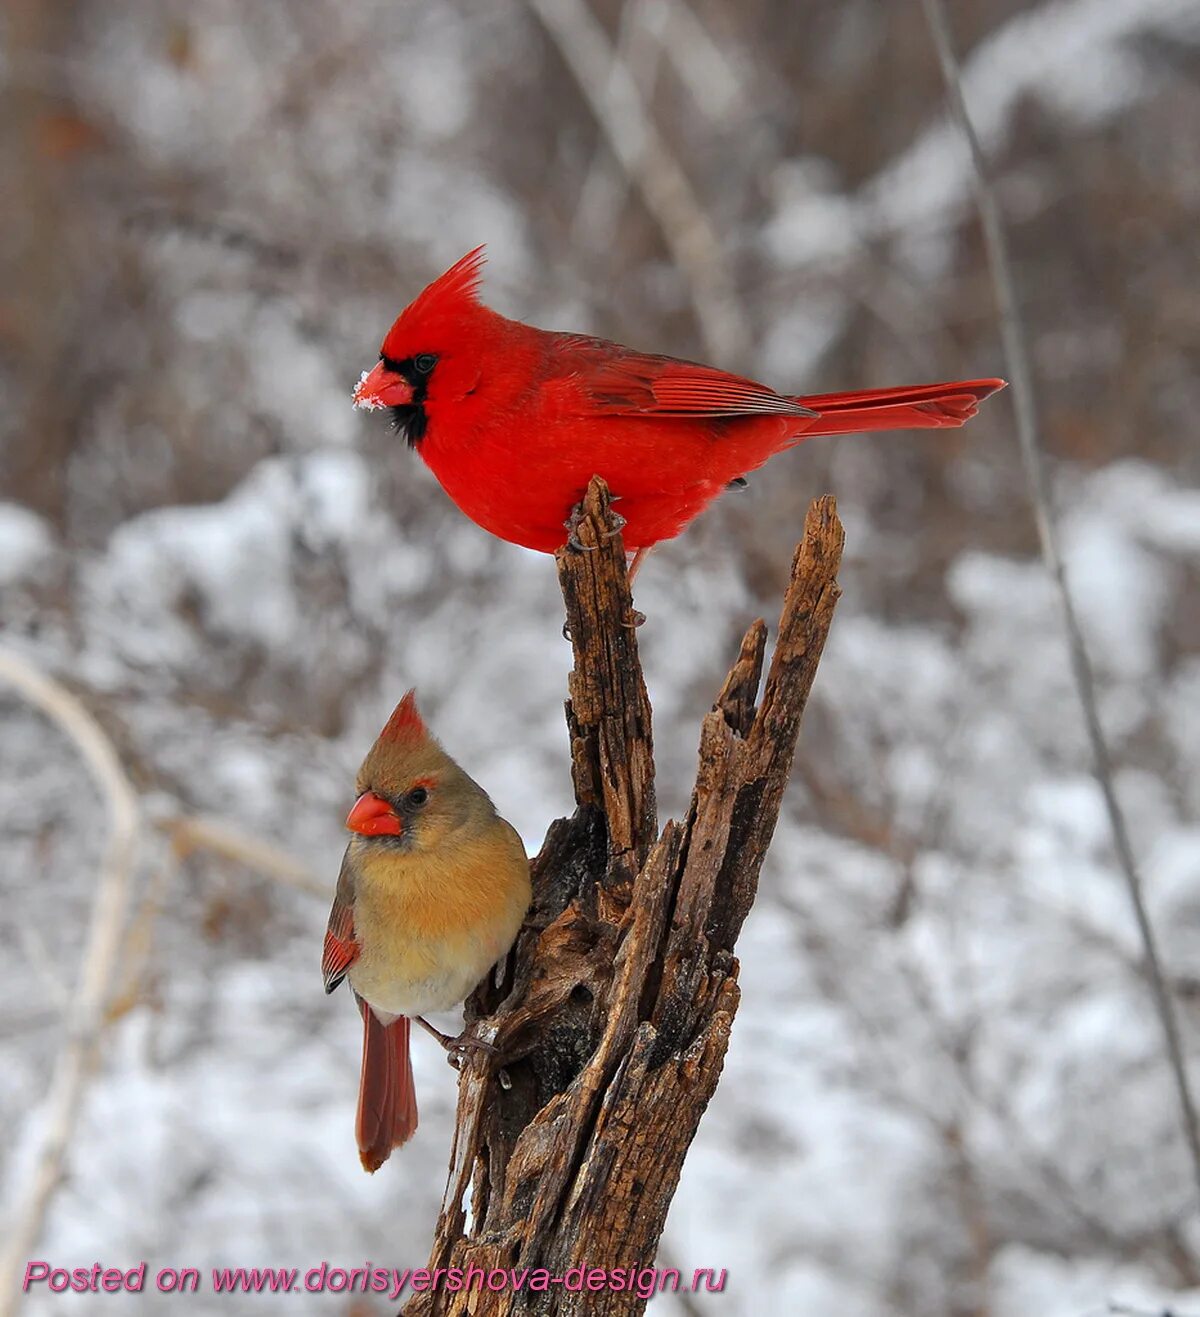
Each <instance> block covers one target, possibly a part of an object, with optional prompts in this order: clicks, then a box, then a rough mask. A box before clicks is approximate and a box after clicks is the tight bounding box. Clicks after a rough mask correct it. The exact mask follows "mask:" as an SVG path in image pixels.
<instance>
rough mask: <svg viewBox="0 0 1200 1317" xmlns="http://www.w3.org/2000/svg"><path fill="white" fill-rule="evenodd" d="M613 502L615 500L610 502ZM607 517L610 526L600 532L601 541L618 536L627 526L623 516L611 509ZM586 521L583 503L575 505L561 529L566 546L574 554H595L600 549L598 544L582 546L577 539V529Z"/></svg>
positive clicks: (581, 542)
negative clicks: (609, 519) (565, 535)
mask: <svg viewBox="0 0 1200 1317" xmlns="http://www.w3.org/2000/svg"><path fill="white" fill-rule="evenodd" d="M611 501H615V499H613V500H611ZM608 515H609V516H610V517H611V518H612V525H611V526H610V527H609V528H608V530H602V531H601V532H600V538H601V539H602V540H611V539H612V538H613V536H614V535H620V533H621V532H622V531H623V530H624V529H625V527H626V525H627V524H628V523H627V522H626V520H625V518H624V517H623V516H621V514H620V513H619V512H617V511H615V510H614V509H612V508H609V512H608ZM586 520H587V513H586V512H585V511H584V508H583V501H582V500H580V502H578V503H576V504H575V506H574V507H573V508H572V509H571V515H570V516H569V517H568V518H567V519H566V521H564V522H563V529H564V530H565V531H566V532H567V544H568V545H569V546H570V547H571V548H572V549H574V550H575V552H576V553H595V551H596V550H597V549H598V548H599V547H600V546H599V545H598V544H584V542H583V541H582V540H581V539H580V538H579V528H580V527H581V526H582V525H583V523H584V522H585V521H586Z"/></svg>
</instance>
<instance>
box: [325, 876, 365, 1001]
mask: <svg viewBox="0 0 1200 1317" xmlns="http://www.w3.org/2000/svg"><path fill="white" fill-rule="evenodd" d="M347 858H348V856H347V857H345V858H343V860H342V871H341V873H339V874H338V881H337V890H336V891H335V892H334V895H333V909H332V910H330V912H329V923H328V925H327V926H326V929H325V950H324V952H323V954H322V956H321V975H322V977H323V978H324V980H325V991H326V992H332V991H333V990H334V988H336V987H337V985H338V984H339V983H341V981H342V980H343V979H344V978H345V977H346V971H347V970H348V969H349V968H350V966H351V965H353V964H354V962H355V961H356V960H357V959H358V955H359V951H360V950H361V948H360V947H359V945H358V939H357V938H356V937H355V936H354V875H353V874H352V873H351V872H350V866H349V865H348V864H347V862H346V860H347Z"/></svg>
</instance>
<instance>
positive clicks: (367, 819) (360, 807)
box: [346, 791, 404, 837]
mask: <svg viewBox="0 0 1200 1317" xmlns="http://www.w3.org/2000/svg"><path fill="white" fill-rule="evenodd" d="M346 827H348V828H349V829H350V831H351V832H357V833H358V835H359V836H360V837H398V836H399V835H400V834H401V833H402V832H403V831H404V825H403V824H402V823H401V822H400V816H399V815H398V814H397V813H396V811H395V810H394V809H393V808H392V806H391V805H389V804H388V803H387V801H386V800H384V799H383V798H382V797H380V796H377V795H376V794H375V793H374V791H364V792H363V793H362V795H361V796H359V798H358V799H357V800H356V801H355V802H354V808H353V809H352V810H351V811H350V813H349V814H348V815H347V816H346Z"/></svg>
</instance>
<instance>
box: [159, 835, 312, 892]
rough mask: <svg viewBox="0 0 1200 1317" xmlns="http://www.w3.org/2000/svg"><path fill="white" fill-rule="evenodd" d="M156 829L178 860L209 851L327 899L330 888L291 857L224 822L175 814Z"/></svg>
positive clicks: (287, 884) (286, 884) (276, 847)
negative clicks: (162, 835)
mask: <svg viewBox="0 0 1200 1317" xmlns="http://www.w3.org/2000/svg"><path fill="white" fill-rule="evenodd" d="M156 826H157V827H158V828H159V829H160V830H161V831H162V832H164V833H166V835H167V836H168V837H169V838H170V840H171V845H172V847H173V849H174V851H175V853H176V854H177V855H178V856H179V857H180V858H181V859H182V858H183V857H185V856H186V855H188V854H190V853H191V852H192V851H197V850H206V851H212V852H213V853H214V854H217V855H222V856H224V857H225V858H226V859H228V860H236V861H238V863H240V864H244V865H246V867H247V868H250V869H253V870H254V871H255V872H256V873H258V874H261V875H262V876H263V877H264V878H273V879H274V880H275V881H276V882H279V883H283V884H284V886H286V887H294V888H295V889H296V890H297V891H300V892H307V893H308V894H309V895H310V896H319V897H327V896H329V895H330V894H331V885H330V884H329V883H328V882H327V881H325V880H324V879H322V878H319V877H318V876H317V875H316V874H315V873H313V871H312V870H311V869H309V868H308V867H307V866H306V865H304V864H302V863H301V862H300V861H299V860H297V859H296V858H295V857H294V856H292V855H289V854H288V853H287V852H286V851H284V850H280V848H279V847H278V846H272V845H271V844H270V842H265V841H263V840H262V839H261V838H259V837H253V836H251V835H250V834H249V833H248V832H245V831H244V830H243V829H241V828H238V827H235V826H234V825H233V824H231V823H228V822H226V821H225V820H224V819H218V818H213V817H212V816H211V815H203V814H177V815H173V816H171V817H170V818H165V819H160V820H158V821H157V823H156Z"/></svg>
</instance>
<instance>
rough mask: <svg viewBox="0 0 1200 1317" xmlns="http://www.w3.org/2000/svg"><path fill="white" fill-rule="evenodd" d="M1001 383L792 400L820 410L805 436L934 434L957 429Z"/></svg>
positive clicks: (929, 386)
mask: <svg viewBox="0 0 1200 1317" xmlns="http://www.w3.org/2000/svg"><path fill="white" fill-rule="evenodd" d="M1002 388H1004V381H1003V380H958V381H955V382H954V383H950V384H915V385H910V386H909V387H907V388H903V389H867V390H865V391H864V392H862V393H823V394H818V395H816V396H814V397H811V398H797V399H796V401H797V402H798V403H801V404H802V405H803V406H805V407H811V408H812V410H813V411H815V412H819V413H820V416H819V419H817V420H815V421H814V422H813V423H812V425H811V427H809V428H808V429H806V430H805V431H804V438H805V439H809V438H811V437H812V436H813V435H820V434H846V433H848V432H851V431H854V430H935V429H944V428H950V427H954V426H959V425H962V423H963V422H964V421H969V420H970V419H971V417H972V416H974V415H975V413H976V411H977V410H978V407H979V404H980V403H981V402H982V401H983V400H984V398H986V397H988V396H989V395H990V394H993V393H995V392H996V390H997V389H1002Z"/></svg>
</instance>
